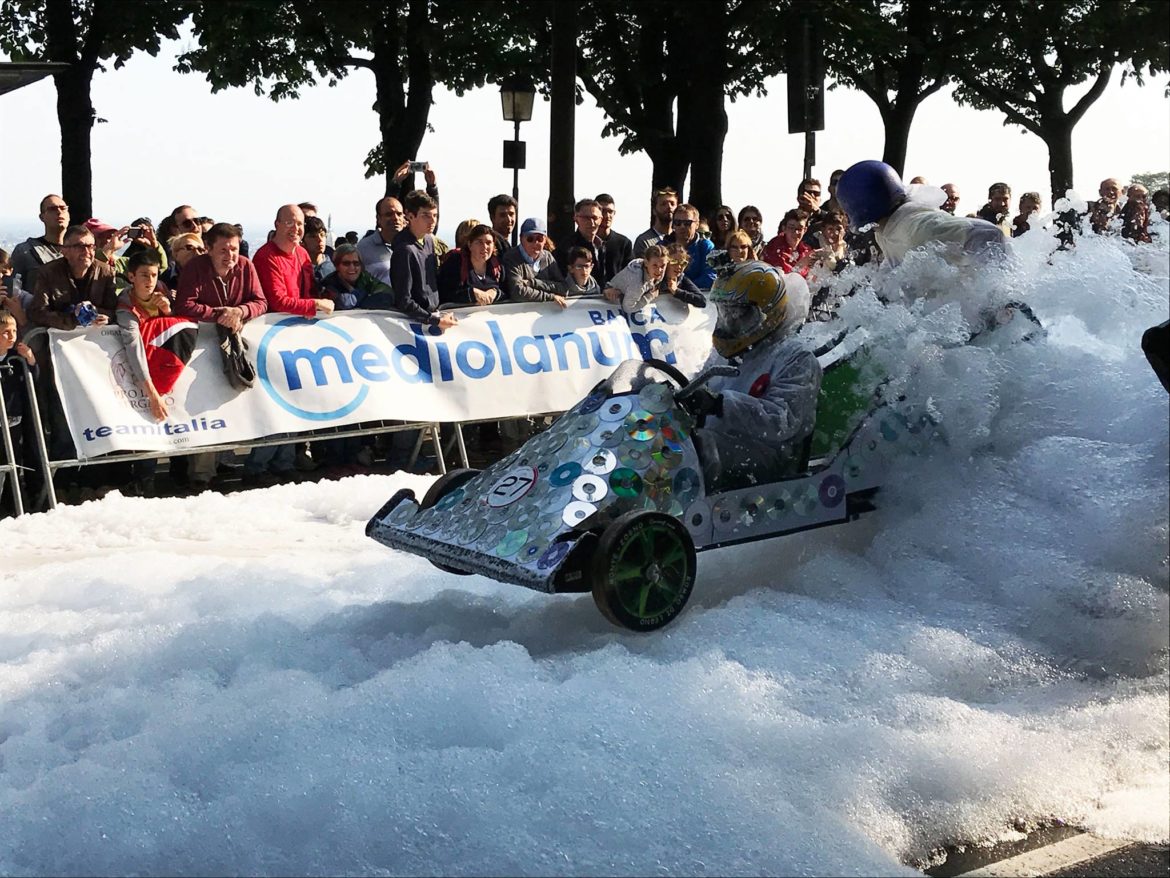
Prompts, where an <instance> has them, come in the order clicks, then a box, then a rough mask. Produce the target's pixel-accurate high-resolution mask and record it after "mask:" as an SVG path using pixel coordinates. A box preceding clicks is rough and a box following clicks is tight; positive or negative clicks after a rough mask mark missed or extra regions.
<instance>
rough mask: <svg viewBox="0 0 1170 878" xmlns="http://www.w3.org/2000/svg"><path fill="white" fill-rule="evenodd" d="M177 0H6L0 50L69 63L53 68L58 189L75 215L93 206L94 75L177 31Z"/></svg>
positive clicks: (184, 11)
mask: <svg viewBox="0 0 1170 878" xmlns="http://www.w3.org/2000/svg"><path fill="white" fill-rule="evenodd" d="M188 12H189V11H188V8H187V4H186V3H183V2H180V0H151V2H149V3H137V2H132V3H120V2H115V0H5V3H4V14H2V15H0V50H3V51H4V52H6V53H7V54H8V55H9V57H10V58H11V59H12V60H13V61H54V62H58V63H63V64H68V65H69V69H68V70H65V71H64V72H62V73H58V74H55V75H54V79H55V80H56V86H57V119H58V123H59V125H60V128H61V185H62V195H63V196H64V197H65V200H66V201H68V202H69V204H70V206H71V208H72V212H73V216H74V217H75V218H85V217H89V216H90V215H91V213H92V198H93V193H92V189H93V179H92V171H91V168H90V135H91V132H92V129H93V125H94V123H95V122H101V121H104V120H102V119H99V118H98V117H97V115H96V113H95V112H94V108H93V103H92V101H91V100H90V83H91V81H92V80H93V75H94V73H96V72H97V71H99V70H105V69H106V65H107V64H111V63H112V64H113V66H114V67H115V68H119V67H121V66H123V65H124V64H125V63H126V62H127V61H128V60H129V59H130V57H131V56H132V55H133V54H134V53H135V52H147V53H149V54H151V55H157V54H158V52H159V49H160V47H161V45H162V41H163V39H165V38H170V39H174V38H176V37H178V27H179V25H180V24H181V23H182V22H183V20H184V19H185V18H186V17H187V15H188Z"/></svg>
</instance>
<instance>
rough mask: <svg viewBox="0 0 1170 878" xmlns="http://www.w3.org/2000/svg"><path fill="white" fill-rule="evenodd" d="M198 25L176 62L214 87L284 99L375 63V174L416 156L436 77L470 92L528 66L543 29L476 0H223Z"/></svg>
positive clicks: (205, 9) (370, 166)
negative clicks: (331, 0)
mask: <svg viewBox="0 0 1170 878" xmlns="http://www.w3.org/2000/svg"><path fill="white" fill-rule="evenodd" d="M535 21H536V22H537V23H539V22H542V21H543V17H542V16H535ZM194 24H195V34H196V37H197V39H198V45H197V46H195V47H194V48H193V49H191V50H190V51H188V52H186V53H184V54H183V55H182V56H180V58H179V63H178V69H179V70H181V71H183V72H193V71H198V72H201V73H203V74H205V75H206V77H207V80H208V82H209V83H211V87H212V90H213V91H219V90H221V89H224V88H227V87H229V86H247V85H250V86H252V88H253V89H254V90H255V92H256V94H258V95H265V94H266V95H268V96H269V97H270V98H272V99H273V100H276V101H279V100H284V99H291V98H297V97H298V96H299V95H300V93H301V90H302V89H304V88H306V87H308V86H312V85H316V84H319V83H322V82H325V83H328V84H329V85H336V84H337V82H338V80H340V79H341V78H342V77H344V76H347V75H348V74H349V73H350V72H352V71H354V70H367V71H369V72H370V73H371V74H372V76H373V79H374V98H375V99H374V102H373V106H372V109H373V110H374V112H376V113H377V114H378V118H379V129H380V132H381V139H380V141H379V143H378V144H377V145H375V146H374V147H373V149H371V150H370V153H369V156H368V157H367V159H366V176H367V177H372V176H374V175H376V174H379V173H386V172H387V169H390V171H392V170H393V169H394V168H395V167H396V166H397V165H398V164H400V163H401V162H402V161H404V160H406V159H411V158H414V156H415V154H416V153H417V150H418V147H419V145H420V144H421V142H422V139H423V136H424V135H425V133H426V131H427V129H428V125H427V120H428V117H429V113H430V107H431V104H432V103H433V97H432V95H433V91H434V88H435V86H436V85H443V86H446V87H448V88H450V89H453V90H454V91H455V92H456V94H459V95H462V94H463V93H464V92H466V91H467V90H469V89H472V88H477V87H480V86H483V85H484V84H486V83H487V82H491V81H498V80H499V79H500V78H502V77H503V76H506V75H509V74H512V73H515V72H518V71H521V72H522V71H524V70H526V69H529V68H530V67H531V66H532V64H533V60H532V59H533V58H534V57H535V55H536V40H535V34H536V33H537V32H538V28H534V27H531V26H530V27H527V28H516V27H515V26H514V25H515V22H514V21H513V20H512V16H511V15H509V14H504V13H503V12H502V11H501V8H500V7H499V6H497V5H496V4H492V3H477V2H469V0H407V2H404V3H385V2H372V0H360V2H359V0H351V2H347V3H345V4H344V5H342V4H338V5H334V6H322V5H321V4H320V3H319V2H316V0H285V2H282V3H280V4H279V5H274V4H273V3H271V2H267V0H222V2H219V3H214V4H207V5H204V6H200V7H199V8H198V9H197V11H196V12H195V15H194ZM388 176H389V175H388ZM387 182H388V183H389V181H387Z"/></svg>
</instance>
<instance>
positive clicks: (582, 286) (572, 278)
mask: <svg viewBox="0 0 1170 878" xmlns="http://www.w3.org/2000/svg"><path fill="white" fill-rule="evenodd" d="M568 267H569V276H568V277H567V278H566V279H565V295H566V296H599V295H601V287H600V286H598V284H597V278H595V277H593V254H592V253H590V252H589V251H588V250H586V249H585V248H584V247H573V248H572V249H571V250H569V261H568Z"/></svg>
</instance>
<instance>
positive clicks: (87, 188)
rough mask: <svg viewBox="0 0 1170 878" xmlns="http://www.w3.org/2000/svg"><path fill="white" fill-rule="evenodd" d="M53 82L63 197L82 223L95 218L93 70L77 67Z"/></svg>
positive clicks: (55, 77) (70, 210) (71, 214)
mask: <svg viewBox="0 0 1170 878" xmlns="http://www.w3.org/2000/svg"><path fill="white" fill-rule="evenodd" d="M53 78H54V79H55V80H56V84H57V123H58V125H59V126H60V128H61V197H62V198H64V199H65V203H66V204H68V205H69V215H70V217H72V222H74V223H82V222H85V221H86V220H87V219H89V218H90V217H92V216H93V168H92V167H90V139H91V136H92V134H93V121H94V113H93V102H92V101H91V100H90V83H91V82H92V80H93V69H92V68H90V69H85V68H83V67H82V66H81V65H79V64H74V66H73V67H71V68H70V69H68V70H66V71H65V72H64V73H58V74H55V75H54V77H53Z"/></svg>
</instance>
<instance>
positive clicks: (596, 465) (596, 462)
mask: <svg viewBox="0 0 1170 878" xmlns="http://www.w3.org/2000/svg"><path fill="white" fill-rule="evenodd" d="M616 466H617V458H616V457H615V456H614V453H613V452H612V451H609V450H607V449H605V448H598V449H597V450H596V451H595V452H593V456H592V457H590V458H589V459H588V460H587V461H585V464H584V469H585V472H587V473H590V474H592V475H595V476H604V475H605V474H606V473H609V472H613V470H614V468H615V467H616Z"/></svg>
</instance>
